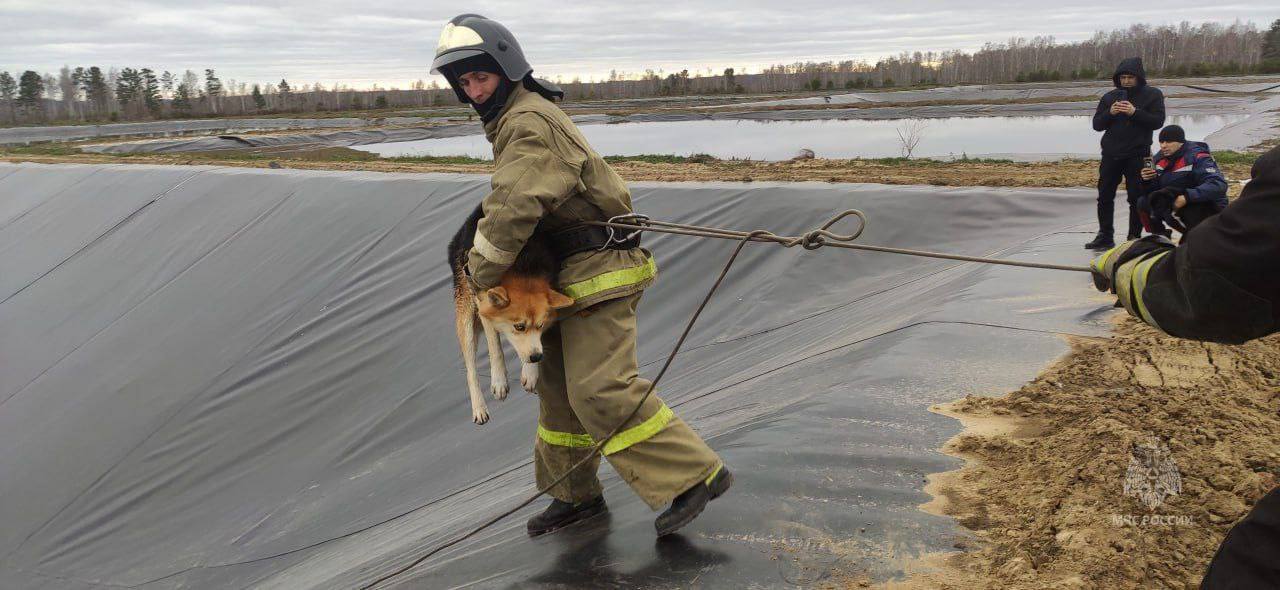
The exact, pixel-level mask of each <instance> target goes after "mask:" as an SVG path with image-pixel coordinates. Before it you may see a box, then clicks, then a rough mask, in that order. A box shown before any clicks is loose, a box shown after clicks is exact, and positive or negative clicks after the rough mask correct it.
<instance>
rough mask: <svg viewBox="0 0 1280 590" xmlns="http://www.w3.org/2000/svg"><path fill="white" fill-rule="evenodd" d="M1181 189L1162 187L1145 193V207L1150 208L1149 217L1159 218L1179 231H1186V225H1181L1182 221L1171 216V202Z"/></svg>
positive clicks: (1176, 197) (1172, 209)
mask: <svg viewBox="0 0 1280 590" xmlns="http://www.w3.org/2000/svg"><path fill="white" fill-rule="evenodd" d="M1181 193H1182V191H1180V190H1178V189H1174V188H1162V189H1160V190H1156V191H1151V193H1150V194H1148V195H1147V207H1148V208H1150V209H1151V211H1150V213H1151V217H1153V218H1155V219H1159V220H1160V221H1163V222H1165V223H1166V224H1168V225H1169V227H1172V228H1173V229H1176V230H1178V232H1179V233H1187V226H1185V225H1182V221H1181V220H1179V219H1178V218H1177V217H1174V216H1173V211H1174V206H1173V202H1174V201H1175V200H1177V199H1178V197H1179V196H1180V195H1181Z"/></svg>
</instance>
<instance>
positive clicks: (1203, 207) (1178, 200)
mask: <svg viewBox="0 0 1280 590" xmlns="http://www.w3.org/2000/svg"><path fill="white" fill-rule="evenodd" d="M1142 180H1143V181H1144V182H1145V183H1146V184H1145V185H1144V188H1145V189H1146V194H1144V195H1143V196H1141V197H1139V198H1138V214H1139V216H1141V218H1142V225H1143V226H1145V227H1146V229H1147V231H1149V232H1151V233H1153V234H1160V235H1163V236H1165V237H1170V236H1172V235H1173V232H1172V231H1171V230H1169V229H1166V228H1165V226H1164V224H1165V223H1168V224H1169V225H1170V226H1172V227H1173V229H1176V230H1178V231H1179V232H1181V233H1182V234H1184V235H1183V239H1184V240H1185V239H1186V235H1185V234H1186V233H1187V232H1188V231H1189V230H1190V229H1191V228H1193V227H1195V226H1197V225H1200V222H1202V221H1204V220H1206V219H1208V218H1210V217H1212V216H1214V215H1217V214H1218V213H1219V212H1221V211H1222V210H1223V209H1226V208H1227V179H1226V177H1224V176H1223V175H1222V170H1221V169H1220V168H1218V163H1217V162H1214V161H1213V154H1210V153H1209V146H1208V144H1205V143H1204V142H1200V141H1187V135H1186V132H1185V131H1183V130H1182V127H1179V126H1177V125H1170V126H1168V127H1165V128H1164V129H1162V130H1160V153H1159V159H1158V160H1156V161H1155V164H1154V166H1153V167H1152V168H1143V169H1142Z"/></svg>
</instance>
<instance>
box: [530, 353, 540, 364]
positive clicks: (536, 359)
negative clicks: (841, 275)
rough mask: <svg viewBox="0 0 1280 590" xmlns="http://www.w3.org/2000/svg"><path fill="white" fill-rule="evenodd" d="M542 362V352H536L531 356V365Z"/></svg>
mask: <svg viewBox="0 0 1280 590" xmlns="http://www.w3.org/2000/svg"><path fill="white" fill-rule="evenodd" d="M541 360H542V353H541V352H535V353H533V354H531V355H529V362H531V363H536V362H539V361H541Z"/></svg>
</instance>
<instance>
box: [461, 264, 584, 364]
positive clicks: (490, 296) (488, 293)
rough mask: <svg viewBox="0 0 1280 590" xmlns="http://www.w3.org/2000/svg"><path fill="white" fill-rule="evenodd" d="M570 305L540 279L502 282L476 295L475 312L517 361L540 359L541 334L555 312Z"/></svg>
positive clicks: (563, 297)
mask: <svg viewBox="0 0 1280 590" xmlns="http://www.w3.org/2000/svg"><path fill="white" fill-rule="evenodd" d="M570 305H573V299H572V298H570V297H568V296H566V295H564V294H562V293H559V292H557V291H556V290H554V289H552V288H551V284H550V283H549V282H547V281H546V280H543V279H524V278H516V279H506V278H504V279H503V281H502V284H500V285H498V286H497V287H494V288H492V289H488V290H485V291H483V292H482V293H480V302H479V307H478V311H479V313H480V315H481V316H484V318H485V319H486V320H488V321H489V322H490V323H491V324H493V327H494V328H495V329H497V330H498V332H500V333H501V334H502V335H503V336H505V337H506V339H507V341H508V342H510V343H511V345H512V346H514V347H515V349H516V354H517V355H520V360H521V361H523V362H526V363H536V362H538V361H541V360H542V332H543V331H544V330H546V329H547V328H549V327H551V323H552V322H554V321H555V319H556V310H557V309H562V308H565V307H569V306H570Z"/></svg>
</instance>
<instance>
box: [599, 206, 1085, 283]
mask: <svg viewBox="0 0 1280 590" xmlns="http://www.w3.org/2000/svg"><path fill="white" fill-rule="evenodd" d="M849 216H855V217H857V218H858V219H859V222H860V224H859V226H858V231H856V232H854V233H853V234H851V235H840V234H834V233H831V232H830V231H828V228H830V227H831V226H832V224H834V223H836V222H838V221H840V220H841V219H844V218H845V217H849ZM619 220H629V221H630V222H629V223H628V222H624V221H619ZM585 224H586V225H598V226H601V227H608V228H610V229H625V230H630V231H632V232H636V231H653V232H659V233H665V234H678V235H684V236H698V237H703V238H719V239H725V240H742V239H749V240H750V241H752V242H773V243H775V244H781V245H783V246H786V247H788V248H790V247H792V246H796V245H800V246H803V247H804V248H805V249H806V250H816V249H817V248H820V247H822V246H831V247H832V248H846V249H849V250H869V251H872V252H887V253H890V254H905V255H907V256H921V257H925V258H942V259H946V260H962V261H965V262H981V263H984V264H999V265H1004V266H1021V267H1025V268H1044V269H1050V270H1067V271H1075V272H1091V271H1090V270H1089V267H1087V266H1072V265H1067V264H1049V263H1046V262H1023V261H1020V260H1007V259H1004V258H990V257H985V256H965V255H961V254H945V253H941V252H929V251H926V250H908V249H906V248H890V247H888V246H873V245H870V244H855V243H852V242H853V240H856V239H857V238H858V236H860V235H862V230H863V229H865V228H866V225H867V216H866V215H865V214H864V213H863V212H861V211H859V210H857V209H849V210H848V211H845V212H843V213H841V214H839V215H837V216H835V217H832V218H831V220H830V221H828V222H827V223H825V224H823V226H822V227H821V228H819V229H816V230H813V231H810V232H808V233H806V234H804V235H800V236H779V235H776V234H774V233H772V232H767V231H763V230H760V231H754V232H743V231H736V230H728V229H723V228H717V227H706V226H700V225H688V224H683V223H671V222H669V221H654V220H651V219H648V218H647V217H644V216H643V215H620V216H618V217H614V218H611V219H610V220H609V221H587V222H585ZM749 236H751V237H749ZM828 240H835V241H834V242H832V241H828Z"/></svg>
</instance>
